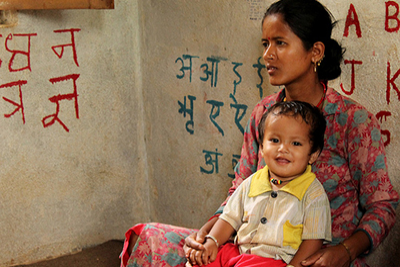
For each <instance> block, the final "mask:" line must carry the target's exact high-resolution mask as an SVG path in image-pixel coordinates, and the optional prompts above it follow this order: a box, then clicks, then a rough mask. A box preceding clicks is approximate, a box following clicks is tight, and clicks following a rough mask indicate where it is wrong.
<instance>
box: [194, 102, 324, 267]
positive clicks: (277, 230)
mask: <svg viewBox="0 0 400 267" xmlns="http://www.w3.org/2000/svg"><path fill="white" fill-rule="evenodd" d="M325 127H326V122H325V119H324V117H323V115H322V114H321V112H320V111H319V109H318V108H317V107H314V106H311V105H310V104H308V103H304V102H298V101H294V102H279V103H276V104H275V105H273V106H272V107H271V108H270V109H269V110H268V111H267V112H266V113H265V114H264V115H263V117H262V119H261V122H260V126H259V129H258V133H259V140H260V141H261V142H260V143H262V147H261V148H262V149H261V155H262V156H263V158H264V161H265V163H266V167H264V168H263V169H261V170H259V171H257V172H256V173H254V174H253V175H252V176H250V177H249V179H246V180H245V181H244V182H243V183H242V184H241V185H240V186H239V187H238V188H237V189H236V191H235V193H234V194H233V195H232V197H231V198H230V199H229V201H228V203H227V205H226V206H225V208H224V211H223V213H222V215H221V216H220V217H219V219H218V221H217V222H216V224H215V225H214V226H213V228H212V229H211V231H210V234H209V235H207V236H206V241H205V243H204V248H205V249H204V250H202V251H195V250H192V251H190V252H189V253H196V254H195V255H196V261H197V262H192V264H198V263H200V264H201V263H208V264H207V266H210V267H211V266H212V267H214V266H229V267H231V266H235V267H240V266H247V267H248V266H259V265H261V264H263V266H269V267H272V266H273V267H280V266H282V267H284V266H296V267H300V266H301V264H300V263H301V261H303V260H305V259H306V258H307V257H308V256H310V255H312V254H313V253H315V252H316V251H318V250H319V249H320V248H321V246H322V244H323V242H324V241H325V242H330V241H331V216H330V207H329V201H328V198H327V196H326V193H325V191H324V188H323V187H322V185H321V183H320V182H319V181H318V180H317V179H316V177H315V175H314V173H312V172H311V164H312V163H313V162H314V161H315V160H316V159H317V158H318V156H319V154H320V152H321V151H322V148H323V146H324V132H325ZM235 232H236V237H235V241H234V243H231V242H228V243H226V242H227V241H228V240H229V239H230V237H231V236H232V235H233V234H234V233H235ZM225 243H226V244H225ZM223 244H225V245H223ZM220 245H222V246H220ZM186 256H187V258H188V259H189V256H190V255H186ZM288 264H289V265H288ZM186 266H192V265H191V263H190V260H188V262H187V264H186Z"/></svg>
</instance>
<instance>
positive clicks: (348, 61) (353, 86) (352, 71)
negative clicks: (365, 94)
mask: <svg viewBox="0 0 400 267" xmlns="http://www.w3.org/2000/svg"><path fill="white" fill-rule="evenodd" d="M349 63H350V64H351V88H350V91H346V90H345V89H344V88H343V84H342V83H341V84H340V88H341V89H342V91H343V93H345V94H346V95H351V94H353V93H354V89H355V88H356V82H355V76H356V75H355V70H354V65H356V64H357V65H361V64H362V61H357V60H354V59H353V60H345V61H344V64H349Z"/></svg>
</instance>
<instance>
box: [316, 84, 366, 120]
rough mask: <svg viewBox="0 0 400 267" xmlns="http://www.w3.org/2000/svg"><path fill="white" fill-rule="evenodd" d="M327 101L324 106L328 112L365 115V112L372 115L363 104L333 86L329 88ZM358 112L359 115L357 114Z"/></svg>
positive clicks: (342, 114) (343, 114) (341, 114)
mask: <svg viewBox="0 0 400 267" xmlns="http://www.w3.org/2000/svg"><path fill="white" fill-rule="evenodd" d="M326 98H327V103H326V105H325V107H324V110H325V112H326V113H328V114H335V113H336V114H340V116H345V115H347V116H352V117H353V116H363V115H362V114H365V115H367V116H370V115H372V113H371V112H369V111H368V110H367V108H365V107H364V106H363V105H361V104H360V103H358V102H357V101H355V100H354V99H351V98H350V97H347V96H345V95H342V94H340V93H339V92H338V91H336V90H335V89H333V88H328V91H327V94H326ZM357 114H358V115H357Z"/></svg>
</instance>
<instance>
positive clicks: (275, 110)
mask: <svg viewBox="0 0 400 267" xmlns="http://www.w3.org/2000/svg"><path fill="white" fill-rule="evenodd" d="M271 114H272V115H275V116H291V117H294V118H298V117H301V118H302V119H303V121H304V122H305V123H306V124H308V125H310V133H309V138H310V141H311V154H312V153H314V152H316V151H318V150H319V151H320V153H321V151H322V149H323V148H324V135H325V128H326V121H325V118H324V115H323V114H322V112H321V111H320V110H319V109H318V108H317V107H315V106H313V105H311V104H309V103H306V102H302V101H288V102H277V103H276V104H274V105H273V106H272V107H270V108H269V109H268V111H267V112H265V113H264V114H263V116H262V117H261V120H260V124H259V125H258V137H259V143H260V144H262V143H263V140H264V132H265V122H266V120H267V118H268V116H270V115H271Z"/></svg>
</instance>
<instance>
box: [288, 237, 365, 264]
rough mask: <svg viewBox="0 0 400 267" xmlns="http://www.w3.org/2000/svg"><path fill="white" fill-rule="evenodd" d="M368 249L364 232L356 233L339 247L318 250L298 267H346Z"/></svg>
mask: <svg viewBox="0 0 400 267" xmlns="http://www.w3.org/2000/svg"><path fill="white" fill-rule="evenodd" d="M369 247H370V241H369V238H368V236H367V235H366V234H365V233H364V232H362V231H358V232H356V233H355V234H353V235H352V236H351V237H350V238H348V239H346V240H345V241H343V242H342V243H341V244H339V245H336V246H333V247H328V248H324V249H320V250H319V251H318V252H316V253H314V254H312V255H311V256H310V257H308V258H306V259H305V260H303V261H302V262H301V265H299V266H312V267H314V266H335V267H348V266H350V264H351V262H352V261H353V260H354V259H356V258H357V257H358V256H359V255H361V254H363V253H364V252H365V251H366V250H367V249H368V248H369ZM296 255H297V254H296ZM293 265H294V264H293ZM295 266H296V265H295Z"/></svg>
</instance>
